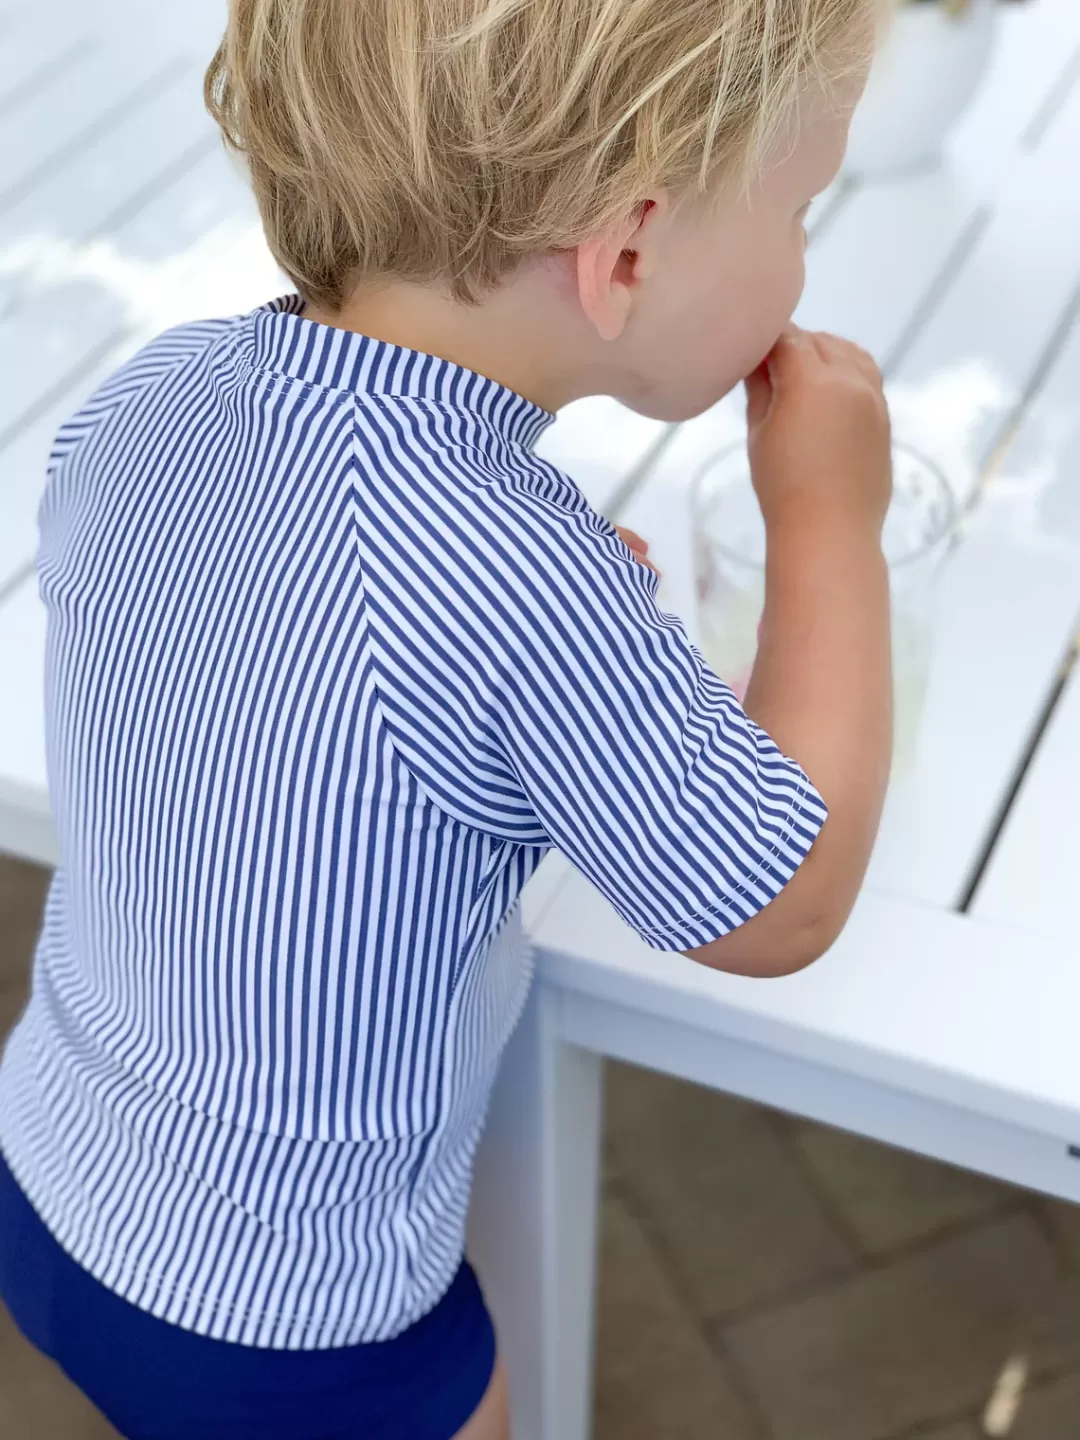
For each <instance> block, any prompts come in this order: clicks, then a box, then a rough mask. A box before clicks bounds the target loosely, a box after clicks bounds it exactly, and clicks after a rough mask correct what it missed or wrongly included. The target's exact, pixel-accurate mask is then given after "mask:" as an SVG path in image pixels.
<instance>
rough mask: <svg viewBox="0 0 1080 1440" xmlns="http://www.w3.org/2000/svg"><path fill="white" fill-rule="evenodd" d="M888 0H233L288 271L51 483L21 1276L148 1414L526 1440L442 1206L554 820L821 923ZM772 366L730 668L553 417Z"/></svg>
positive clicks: (646, 403)
mask: <svg viewBox="0 0 1080 1440" xmlns="http://www.w3.org/2000/svg"><path fill="white" fill-rule="evenodd" d="M874 8H875V0H680V3H678V4H673V3H671V0H366V3H364V4H357V3H356V0H232V5H231V13H230V17H229V27H228V32H227V35H226V38H225V41H224V43H223V45H222V47H221V49H220V50H219V52H218V54H217V55H216V56H215V58H214V61H213V63H212V65H211V68H210V73H209V76H208V94H209V97H210V103H211V107H212V110H213V113H214V114H215V116H216V117H217V119H218V120H219V122H220V123H221V125H222V127H223V129H224V131H225V133H226V135H227V136H228V138H229V140H230V141H231V142H232V143H233V144H234V145H235V146H237V147H238V148H239V149H241V150H242V151H243V152H244V154H245V156H246V158H247V163H248V165H249V167H250V172H251V177H252V181H253V184H254V188H255V192H256V194H257V196H258V200H259V204H260V207H261V211H262V216H263V220H264V223H265V227H266V232H267V236H268V238H269V242H270V244H271V246H272V248H273V251H274V253H275V255H276V256H277V258H278V260H279V261H280V263H281V265H282V266H283V268H284V269H285V270H286V271H287V272H288V273H289V274H290V275H291V276H292V277H293V278H294V280H295V283H296V286H297V289H298V291H299V294H298V295H293V296H290V297H288V298H287V299H285V300H281V301H275V302H274V303H272V304H269V305H267V306H265V307H264V308H262V309H260V310H257V311H255V312H254V313H253V314H250V315H242V316H237V317H233V318H231V319H223V320H208V321H205V322H202V323H199V324H191V325H185V326H182V327H180V328H179V329H176V330H173V331H171V332H169V333H168V334H166V335H163V336H162V337H161V338H160V339H158V340H156V341H155V342H154V343H152V344H151V345H149V346H148V347H147V348H146V349H145V350H143V351H142V353H141V354H139V355H137V356H136V357H135V358H134V359H133V360H132V361H131V362H130V363H129V364H127V365H126V366H125V367H124V368H123V369H122V370H121V371H120V372H119V373H118V374H117V375H116V376H114V377H113V378H112V379H111V380H110V381H109V382H108V383H106V384H105V385H104V386H103V387H102V388H101V389H100V390H99V391H98V392H97V394H95V395H94V396H93V398H92V399H91V400H90V401H88V403H87V404H86V405H85V406H84V407H83V409H82V410H81V411H80V413H79V414H78V415H77V416H76V417H75V418H74V419H73V420H71V421H70V422H69V423H68V424H67V425H66V426H64V428H63V429H62V431H61V432H60V435H59V436H58V438H57V441H56V445H55V448H54V452H53V455H52V458H51V464H50V478H49V486H48V492H47V495H46V498H45V501H44V504H43V506H42V510H41V549H40V555H39V566H40V579H41V589H42V594H43V596H44V600H45V603H46V605H47V607H48V615H49V627H48V663H47V687H48V754H49V764H50V779H51V791H52V802H53V806H54V810H55V816H56V823H57V828H58V835H59V846H60V864H59V866H58V868H57V870H56V874H55V877H54V879H53V883H52V888H51V890H50V893H49V899H48V905H47V909H46V913H45V918H44V923H43V930H42V934H41V937H40V942H39V946H38V952H37V957H36V965H35V972H34V987H33V998H32V1000H31V1001H30V1005H29V1008H28V1009H27V1011H26V1013H25V1015H24V1017H23V1018H22V1020H21V1022H20V1023H19V1025H18V1026H17V1028H16V1030H15V1032H14V1034H13V1035H12V1037H11V1040H10V1043H9V1045H8V1047H7V1051H6V1054H5V1056H4V1059H3V1065H2V1071H0V1143H2V1147H3V1155H4V1158H5V1161H6V1164H5V1165H3V1166H0V1291H2V1293H3V1294H4V1296H5V1298H6V1300H7V1302H8V1304H9V1306H10V1308H11V1310H12V1312H13V1314H14V1316H15V1319H16V1321H17V1323H18V1324H19V1326H20V1327H21V1328H22V1330H23V1331H24V1332H25V1334H26V1335H27V1336H28V1337H29V1338H30V1339H31V1340H32V1341H33V1342H34V1343H35V1344H36V1345H38V1346H39V1347H40V1348H41V1349H42V1350H44V1351H45V1352H46V1353H48V1354H49V1355H51V1356H53V1357H54V1358H55V1359H56V1360H57V1361H58V1363H59V1364H60V1365H61V1366H62V1367H63V1368H64V1369H65V1370H66V1371H67V1373H68V1374H69V1375H70V1376H71V1377H72V1379H73V1380H74V1381H75V1383H76V1384H78V1385H79V1386H81V1387H82V1389H83V1390H84V1391H85V1392H86V1393H87V1394H88V1395H89V1396H90V1397H91V1398H92V1399H93V1400H94V1401H95V1402H96V1403H97V1404H98V1405H99V1406H100V1407H101V1409H102V1410H103V1411H104V1412H105V1414H106V1415H107V1416H108V1417H109V1418H110V1419H111V1420H112V1422H113V1423H114V1424H115V1425H116V1426H117V1427H118V1429H119V1430H120V1431H121V1433H123V1434H124V1435H126V1436H130V1437H138V1440H181V1437H183V1440H190V1437H192V1436H198V1437H200V1440H215V1437H220V1440H225V1437H228V1440H244V1437H250V1440H255V1437H258V1440H390V1437H392V1440H450V1437H451V1436H454V1435H458V1436H462V1437H468V1440H500V1437H505V1436H506V1435H507V1433H508V1420H507V1400H506V1390H505V1382H504V1379H503V1377H502V1374H501V1371H500V1369H499V1367H498V1365H497V1362H496V1351H495V1339H494V1334H493V1330H492V1325H491V1321H490V1319H489V1317H488V1314H487V1312H486V1310H485V1307H484V1302H483V1299H482V1297H481V1294H480V1291H479V1288H478V1286H477V1283H476V1280H475V1278H474V1276H473V1274H472V1272H471V1270H470V1269H469V1267H468V1265H467V1263H466V1262H465V1260H464V1256H463V1243H464V1240H463V1237H464V1228H465V1219H466V1211H467V1207H468V1202H469V1181H470V1170H471V1165H472V1160H473V1156H474V1152H475V1149H476V1145H477V1140H478V1137H479V1135H480V1131H481V1127H482V1125H483V1121H484V1114H485V1106H486V1103H487V1098H488V1095H489V1092H490V1089H491V1085H492V1082H493V1079H494V1076H495V1071H496V1067H497V1065H498V1061H499V1055H500V1051H501V1050H502V1047H503V1045H504V1042H505V1041H506V1039H507V1036H508V1035H509V1033H510V1031H511V1029H512V1028H513V1026H514V1023H515V1020H516V1018H517V1016H518V1014H519V1012H520V1010H521V1007H522V1004H523V1002H524V999H525V995H526V992H527V989H528V986H529V982H530V961H529V952H528V947H527V945H526V943H525V941H524V939H523V937H522V934H521V930H520V925H519V921H518V919H517V909H516V905H517V899H518V896H519V893H520V891H521V889H522V887H523V886H524V884H525V882H526V881H527V880H528V878H529V876H530V875H531V874H532V873H533V872H534V871H535V869H536V867H537V865H538V864H539V862H540V860H541V858H542V857H543V856H544V854H545V853H546V852H547V851H548V850H549V849H550V848H552V847H553V846H555V847H558V848H559V849H561V850H562V851H564V852H565V853H566V854H567V855H568V856H569V857H570V858H571V860H572V861H573V862H574V863H575V864H576V865H578V866H579V867H580V868H581V869H582V870H583V871H584V872H585V873H586V875H588V876H589V878H590V879H591V880H592V881H593V882H594V883H595V884H596V885H597V886H598V887H599V888H600V890H601V891H602V892H603V893H604V894H605V895H606V896H607V897H608V898H609V899H610V900H611V902H612V903H613V904H614V906H615V907H616V909H617V910H618V911H619V912H620V914H621V915H622V916H623V917H624V918H625V920H626V921H627V922H628V923H629V924H630V925H631V926H632V927H633V928H634V929H635V930H636V931H637V932H638V933H639V934H640V935H641V936H642V937H643V938H644V939H645V941H646V942H647V943H648V944H650V945H652V946H654V947H655V948H656V949H657V951H658V952H663V951H668V952H670V951H682V952H683V953H685V954H687V955H690V956H692V957H693V958H694V959H696V960H700V961H701V962H702V963H704V964H706V965H710V966H715V967H718V968H720V969H724V970H730V971H737V972H739V973H740V974H744V975H760V976H776V975H781V974H786V973H788V972H790V971H793V970H795V969H798V968H799V967H800V966H804V965H806V964H808V963H809V962H811V961H812V960H814V959H815V958H816V957H817V956H818V955H820V954H821V953H822V952H823V951H824V950H825V949H826V948H827V947H828V946H829V945H830V944H831V942H832V941H833V939H834V938H835V936H836V935H837V934H838V932H839V930H840V929H841V927H842V925H843V924H844V922H845V919H846V917H847V914H848V911H849V909H850V907H851V905H852V903H853V900H854V897H855V895H856V892H857V890H858V887H859V885H860V882H861V879H862V875H863V872H864V868H865V865H866V863H867V858H868V855H869V851H870V847H871V843H872V838H873V835H874V832H875V828H876V825H877V822H878V817H879V812H880V809H881V805H882V799H883V794H884V788H885V783H886V775H887V772H888V768H889V750H890V685H889V634H888V628H889V627H888V590H887V578H886V572H885V566H884V562H883V560H882V555H881V547H880V536H881V528H882V524H883V519H884V514H885V510H886V506H887V503H888V498H889V491H890V465H889V425H888V417H887V413H886V408H885V404H884V401H883V398H882V390H881V379H880V375H879V373H878V371H877V369H876V367H875V366H874V364H873V362H872V361H871V360H870V359H869V358H868V357H867V356H865V355H864V354H862V353H861V352H860V351H858V350H856V349H855V348H854V347H852V346H851V345H848V344H846V343H844V342H842V341H840V340H837V339H834V338H831V337H828V336H822V335H810V334H805V333H801V332H799V331H797V330H795V329H792V328H790V327H789V320H790V316H791V314H792V312H793V310H794V307H795V304H796V301H797V299H798V296H799V293H800V290H801V288H802V282H803V252H804V244H805V236H804V230H803V219H804V217H805V215H806V211H807V208H808V205H809V203H810V201H811V199H812V198H813V196H814V195H815V194H816V193H817V192H819V191H820V190H821V189H822V188H823V187H824V186H826V185H827V184H828V183H829V182H830V181H831V180H832V178H833V176H834V175H835V173H836V170H837V167H838V164H839V162H840V158H841V155H842V152H843V148H844V143H845V136H846V128H847V123H848V118H849V115H850V112H851V109H852V107H853V104H854V102H855V100H856V99H857V96H858V93H859V89H860V85H861V83H862V78H863V76H864V74H865V69H866V64H867V59H868V52H869V49H870V46H871V44H872V30H873V19H874V17H873V13H872V12H873V10H874ZM745 376H750V379H749V381H748V382H747V384H748V394H749V421H750V453H751V459H752V464H753V473H754V480H755V484H756V486H757V489H758V493H759V495H760V498H761V504H762V507H763V510H764V514H765V519H766V524H767V529H768V538H769V546H768V568H767V599H766V606H765V615H764V621H763V627H762V638H761V651H760V656H759V659H758V662H757V666H756V669H755V671H754V674H753V679H752V683H751V685H750V689H749V693H748V695H747V698H746V704H745V710H744V709H743V708H740V706H739V705H738V704H737V703H736V701H735V699H734V697H733V695H732V693H731V692H730V690H729V689H728V688H727V687H726V686H725V685H724V683H723V680H722V678H718V677H717V676H715V675H713V674H712V673H711V672H710V671H709V669H708V668H707V667H706V665H705V664H704V663H703V660H702V657H701V656H700V654H699V653H698V652H697V651H696V650H695V649H694V648H692V647H691V645H690V644H689V643H688V641H687V638H686V635H685V632H684V630H683V627H682V625H681V624H680V622H679V621H678V620H677V619H676V618H675V617H674V616H671V615H668V614H664V613H662V612H661V611H660V610H659V609H658V607H657V604H656V600H655V592H656V577H655V574H653V573H652V572H651V570H650V569H649V568H648V567H647V565H645V564H642V563H640V562H641V559H642V558H643V556H642V554H641V553H639V554H635V553H634V552H633V551H632V550H631V549H630V548H628V546H627V544H626V543H624V541H623V539H622V538H621V537H620V535H619V534H618V533H617V532H616V530H615V529H614V528H613V527H612V525H611V524H609V523H608V521H607V520H605V519H603V518H602V517H601V516H599V515H598V514H596V513H595V511H593V510H592V509H591V508H590V507H589V505H588V503H587V502H586V501H585V499H584V498H583V497H582V495H581V493H580V492H579V491H578V490H577V489H576V487H575V485H574V483H573V480H572V479H571V478H569V477H568V476H566V475H564V474H562V473H560V472H559V471H558V470H557V469H555V468H554V467H553V466H552V465H550V464H548V463H547V462H545V461H544V460H542V459H539V458H537V456H536V454H535V452H534V448H533V447H534V443H535V441H536V439H537V437H538V436H539V435H540V433H541V431H542V430H543V429H544V427H545V426H546V425H547V424H548V423H549V422H550V420H551V418H552V412H554V411H557V410H558V409H559V407H560V406H562V405H565V404H566V403H567V402H568V401H571V400H573V399H575V398H577V397H579V396H584V395H591V394H598V393H602V394H606V395H614V396H617V397H619V398H620V399H621V400H623V401H625V402H626V404H628V405H629V406H631V407H632V408H634V409H635V410H637V411H639V412H641V413H643V414H646V415H650V416H654V417H657V418H660V419H664V420H680V419H683V418H685V417H688V416H692V415H696V414H698V413H699V412H701V411H703V410H705V409H706V408H707V407H708V406H710V405H712V404H713V403H714V402H715V401H716V400H718V399H719V398H720V397H721V396H722V395H723V394H724V393H725V392H726V391H728V390H729V389H731V387H733V386H734V385H735V384H737V383H738V382H739V381H740V380H741V379H742V378H743V377H745ZM641 549H642V547H641V546H640V545H639V546H638V551H639V552H640V551H641ZM786 756H792V757H794V758H792V759H788V758H785V757H786ZM808 777H809V778H808ZM826 806H827V807H828V814H829V819H828V823H827V824H825V819H826ZM823 825H824V829H823V828H822V827H823ZM656 963H657V964H658V965H662V964H664V963H665V961H664V958H663V955H662V954H660V953H658V955H657V962H656Z"/></svg>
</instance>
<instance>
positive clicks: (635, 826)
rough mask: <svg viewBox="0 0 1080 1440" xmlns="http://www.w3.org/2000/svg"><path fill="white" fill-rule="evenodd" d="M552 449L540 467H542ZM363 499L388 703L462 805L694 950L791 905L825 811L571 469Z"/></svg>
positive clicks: (373, 624) (641, 926)
mask: <svg viewBox="0 0 1080 1440" xmlns="http://www.w3.org/2000/svg"><path fill="white" fill-rule="evenodd" d="M539 463H540V462H537V464H538V465H539ZM398 500H399V508H397V509H395V510H394V512H393V514H392V515H391V514H389V513H388V507H387V506H386V505H380V504H379V503H377V501H376V500H374V499H373V498H372V497H371V496H370V495H364V494H358V496H357V522H358V523H357V535H358V546H359V552H360V561H361V570H362V576H363V582H362V583H363V589H364V601H365V611H366V616H365V623H366V625H367V627H368V633H369V638H370V643H371V653H372V658H373V665H374V670H375V674H376V683H377V685H378V689H379V694H380V700H381V708H382V713H383V716H384V718H385V722H386V724H387V726H388V728H389V730H390V733H391V735H392V737H393V742H394V744H395V746H396V748H397V750H398V751H399V753H400V755H401V757H402V759H403V760H404V762H405V763H406V765H407V766H408V767H409V768H410V770H411V771H412V772H413V774H414V775H415V777H416V779H417V780H418V782H419V783H420V784H421V785H422V786H423V787H424V788H425V790H426V791H427V792H428V794H429V795H430V797H431V798H432V799H433V800H434V801H435V802H436V804H438V805H439V806H440V807H442V808H443V809H445V810H447V811H448V812H449V813H450V814H452V815H454V816H456V817H457V818H458V819H460V820H462V821H463V822H465V823H466V824H468V825H470V826H474V827H477V828H480V829H482V830H485V831H487V832H489V833H491V834H493V835H496V836H499V837H501V838H503V839H506V840H509V841H515V842H518V843H521V844H533V845H537V844H538V845H551V846H555V847H557V848H558V849H559V850H561V851H562V852H563V853H564V854H565V855H566V856H567V857H568V858H569V859H570V860H571V861H572V862H573V863H574V864H575V865H576V866H577V867H578V868H579V869H580V870H582V871H583V872H584V874H585V875H586V876H587V877H588V878H589V879H590V880H591V881H592V882H593V883H594V884H595V885H596V886H597V887H598V888H599V889H600V890H601V892H602V893H603V894H604V895H605V896H606V897H607V899H608V900H610V902H611V903H612V904H613V905H614V907H615V908H616V910H617V911H618V912H619V914H620V915H621V916H622V917H623V919H625V920H626V921H627V922H628V923H629V924H630V925H631V926H632V927H633V928H634V929H635V930H636V931H637V932H638V933H639V934H640V935H641V936H642V938H643V939H644V940H645V941H646V942H647V943H649V944H650V945H653V946H655V947H657V948H659V949H665V950H669V949H675V950H685V949H689V948H692V947H694V946H697V945H703V944H706V943H708V942H709V941H711V940H714V939H717V938H719V937H720V936H722V935H724V934H727V933H728V932H730V931H731V930H733V929H734V928H736V927H737V926H738V925H740V924H742V923H744V922H745V921H746V920H748V919H749V918H750V917H751V916H753V915H754V914H755V913H757V912H758V911H759V910H761V909H762V907H763V906H765V905H766V904H768V902H769V901H770V900H772V899H773V898H775V896H776V895H777V894H778V893H779V891H780V890H781V889H782V887H783V886H784V885H785V884H786V883H787V882H788V881H789V880H790V879H791V877H792V876H793V875H794V873H795V871H796V870H797V868H798V866H799V864H800V863H801V862H802V860H803V859H804V858H805V856H806V855H807V853H808V852H809V850H810V848H811V846H812V844H813V842H814V840H815V839H816V837H817V835H818V832H819V831H820V829H821V826H822V825H823V824H824V822H825V818H826V809H825V805H824V803H823V802H822V800H821V797H820V796H819V795H818V794H817V792H816V791H815V790H814V788H813V786H812V785H811V783H810V781H809V779H808V778H807V776H806V775H805V774H804V773H803V771H802V770H801V769H800V767H799V766H798V765H797V764H796V763H795V762H794V761H792V760H790V759H787V758H786V757H785V756H784V755H782V754H781V753H780V751H779V750H778V748H777V747H776V745H775V744H774V743H773V742H772V740H770V738H769V737H768V735H766V734H765V733H764V731H763V730H761V729H760V728H759V727H758V726H757V725H755V724H754V723H753V722H752V721H751V720H750V719H749V718H748V717H747V716H746V714H745V713H744V712H743V710H742V709H741V707H740V706H739V704H738V702H737V701H736V699H735V697H734V695H733V694H732V692H731V690H730V689H729V688H728V687H727V686H726V685H725V684H723V683H722V681H721V680H719V679H718V678H717V676H716V675H714V674H713V673H712V672H711V671H710V669H709V668H708V666H707V665H706V664H705V662H704V660H703V658H702V656H701V654H700V653H699V652H698V650H697V649H696V648H695V647H694V646H692V645H691V644H690V642H689V640H688V638H687V636H686V632H685V630H684V628H683V626H682V624H681V623H680V622H679V621H678V620H677V619H676V618H675V617H674V616H671V615H667V614H665V613H663V612H661V611H660V609H659V608H658V606H657V604H656V598H655V593H656V577H655V576H654V575H653V574H652V573H651V572H650V571H648V570H647V569H645V568H644V567H643V566H641V565H640V564H638V563H637V562H636V561H635V560H634V559H633V557H632V555H631V553H630V551H629V550H628V549H627V548H626V546H625V545H624V544H623V542H622V541H621V540H620V539H619V537H618V535H617V534H616V533H615V531H614V528H613V527H612V526H611V525H610V524H609V523H608V522H607V521H606V520H604V519H603V518H601V517H600V516H599V515H597V514H596V513H595V512H594V511H592V510H591V509H590V508H589V507H588V506H587V505H586V504H585V502H584V501H583V499H582V498H581V496H580V494H579V493H578V492H577V491H576V490H575V489H573V487H571V486H570V485H569V484H568V482H564V483H563V487H562V488H561V489H560V486H559V483H558V481H557V479H556V478H554V477H545V476H544V474H543V473H540V474H538V475H536V476H533V477H531V478H530V479H528V480H526V481H525V482H521V483H519V484H518V485H517V486H507V485H490V484H488V485H485V484H481V483H479V482H477V483H476V485H475V486H471V485H469V484H462V483H460V482H459V481H458V482H457V483H454V484H441V483H438V484H434V485H432V484H429V483H421V484H418V486H417V487H416V488H414V489H413V490H411V491H408V492H404V493H403V494H402V495H401V496H399V497H398Z"/></svg>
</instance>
